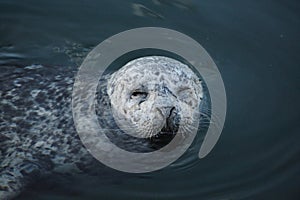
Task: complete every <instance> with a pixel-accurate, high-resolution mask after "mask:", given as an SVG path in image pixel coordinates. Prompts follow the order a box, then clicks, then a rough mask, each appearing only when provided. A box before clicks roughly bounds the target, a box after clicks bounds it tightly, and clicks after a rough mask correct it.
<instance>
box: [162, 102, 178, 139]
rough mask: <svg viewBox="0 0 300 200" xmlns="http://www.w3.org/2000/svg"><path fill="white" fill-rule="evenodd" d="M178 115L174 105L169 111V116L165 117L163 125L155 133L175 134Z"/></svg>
mask: <svg viewBox="0 0 300 200" xmlns="http://www.w3.org/2000/svg"><path fill="white" fill-rule="evenodd" d="M179 122H180V117H179V114H178V112H177V110H176V108H175V107H173V108H172V109H171V111H170V114H169V116H168V117H167V118H166V121H165V125H164V126H163V128H162V129H161V130H160V132H159V133H158V134H157V135H158V136H159V135H166V136H167V135H175V134H176V133H177V131H178V129H179Z"/></svg>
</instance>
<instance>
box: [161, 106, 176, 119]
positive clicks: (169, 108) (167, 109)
mask: <svg viewBox="0 0 300 200" xmlns="http://www.w3.org/2000/svg"><path fill="white" fill-rule="evenodd" d="M174 109H175V107H173V106H166V107H157V110H158V111H159V112H160V114H161V115H162V116H163V117H164V118H165V119H166V118H168V117H170V115H171V113H172V111H173V110H174Z"/></svg>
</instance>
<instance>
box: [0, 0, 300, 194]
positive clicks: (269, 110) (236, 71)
mask: <svg viewBox="0 0 300 200" xmlns="http://www.w3.org/2000/svg"><path fill="white" fill-rule="evenodd" d="M138 4H142V5H143V6H144V7H142V6H140V5H138ZM299 13H300V3H299V1H296V0H295V1H292V0H290V1H279V0H277V1H274V0H273V1H271V0H262V1H261V0H252V1H249V0H248V1H239V0H229V1H221V0H219V1H217V0H204V1H200V0H199V1H196V0H195V1H185V2H184V3H182V1H166V0H156V1H150V0H149V1H138V0H137V1H121V0H118V1H96V0H94V1H92V0H87V1H83V0H82V1H71V0H63V1H26V2H25V1H17V0H1V1H0V65H1V66H4V65H6V66H7V65H11V66H14V65H22V66H25V65H29V64H33V63H36V64H42V65H46V66H53V67H60V66H67V65H68V66H74V67H76V66H79V65H80V63H81V61H82V59H83V58H84V57H85V55H86V53H87V52H88V51H90V50H91V49H92V48H93V47H94V46H96V45H97V44H98V43H100V42H101V41H103V40H104V39H106V38H107V37H110V36H111V35H114V34H116V33H119V32H121V31H124V30H127V29H132V28H137V27H144V26H158V27H166V28H171V29H174V30H177V31H180V32H182V33H185V34H187V35H189V36H191V37H192V38H194V39H195V40H197V41H198V42H199V43H200V44H202V45H203V47H204V48H205V49H206V50H207V51H208V52H209V54H210V55H211V56H212V58H213V59H214V61H215V62H216V64H217V65H218V67H219V70H220V72H221V74H222V77H223V80H224V83H225V88H226V92H227V98H228V107H227V108H228V112H227V118H226V123H225V127H224V130H223V133H222V135H221V138H220V140H219V142H218V143H217V145H216V146H215V148H214V149H213V151H212V152H211V153H210V154H209V155H208V156H207V157H205V158H204V159H201V160H199V159H197V153H198V146H197V144H195V145H194V146H193V147H191V148H190V150H189V151H188V152H186V154H185V155H184V156H183V158H182V159H180V160H178V161H176V162H175V163H173V164H172V165H170V166H169V167H167V168H165V169H163V170H160V171H157V172H152V173H149V174H140V175H130V174H124V173H121V172H117V171H114V170H112V169H107V168H105V167H104V168H105V169H104V171H103V175H102V176H97V177H94V178H93V177H92V178H89V179H86V178H85V177H72V178H70V177H67V178H65V179H64V180H63V181H57V179H59V178H56V177H55V178H54V177H52V179H55V180H56V181H54V182H55V183H54V184H51V183H50V182H53V180H48V179H45V180H43V181H42V182H40V183H39V184H37V185H34V186H33V187H32V188H30V189H28V191H26V192H25V194H23V195H22V196H21V197H20V198H19V199H33V198H34V199H222V200H223V199H300V190H299V188H300V128H299V125H298V122H299V119H300V114H299V111H300V110H299V108H300V106H299V102H300V95H299V93H300V73H299V67H300V56H299V53H300V45H299V44H300V39H299V38H300V37H299V35H300V14H299Z"/></svg>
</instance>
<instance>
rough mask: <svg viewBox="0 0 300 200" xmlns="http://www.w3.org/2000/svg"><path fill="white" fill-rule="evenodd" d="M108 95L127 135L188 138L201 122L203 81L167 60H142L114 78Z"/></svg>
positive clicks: (177, 62) (117, 72) (186, 67)
mask: <svg viewBox="0 0 300 200" xmlns="http://www.w3.org/2000/svg"><path fill="white" fill-rule="evenodd" d="M107 92H108V96H109V99H110V103H111V109H112V114H113V117H114V120H115V121H116V124H117V125H118V126H119V128H120V129H122V130H123V131H124V132H126V133H127V134H130V135H132V136H135V137H139V138H151V137H153V136H155V135H157V134H176V133H179V132H180V133H181V134H187V133H188V132H189V129H190V126H193V125H194V124H195V123H194V122H195V120H199V119H197V118H198V116H199V115H198V114H199V105H200V102H201V99H202V97H203V90H202V85H201V81H200V79H199V78H198V76H197V75H196V74H195V73H194V72H193V71H192V70H191V69H190V68H189V67H188V66H187V65H185V64H183V63H181V62H179V61H177V60H175V59H172V58H169V57H164V56H149V57H142V58H138V59H135V60H132V61H130V62H128V63H127V64H126V65H125V66H123V67H122V68H121V69H119V70H118V71H116V72H115V73H114V74H112V76H111V78H110V79H109V80H108V85H107Z"/></svg>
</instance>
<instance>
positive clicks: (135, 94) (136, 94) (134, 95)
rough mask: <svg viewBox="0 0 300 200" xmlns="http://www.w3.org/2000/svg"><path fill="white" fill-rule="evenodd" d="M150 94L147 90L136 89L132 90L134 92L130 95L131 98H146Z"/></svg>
mask: <svg viewBox="0 0 300 200" xmlns="http://www.w3.org/2000/svg"><path fill="white" fill-rule="evenodd" d="M147 96H148V93H147V92H143V91H134V92H132V94H131V95H130V99H135V98H146V97H147Z"/></svg>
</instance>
